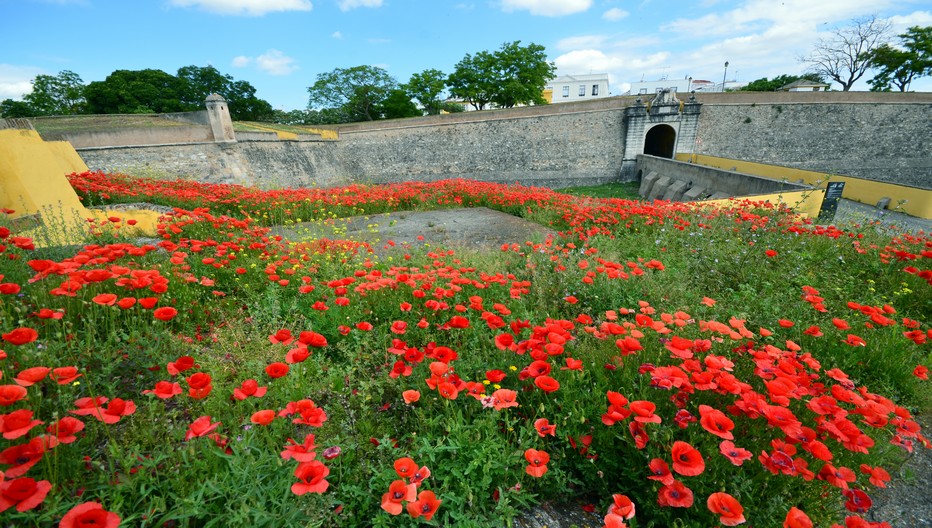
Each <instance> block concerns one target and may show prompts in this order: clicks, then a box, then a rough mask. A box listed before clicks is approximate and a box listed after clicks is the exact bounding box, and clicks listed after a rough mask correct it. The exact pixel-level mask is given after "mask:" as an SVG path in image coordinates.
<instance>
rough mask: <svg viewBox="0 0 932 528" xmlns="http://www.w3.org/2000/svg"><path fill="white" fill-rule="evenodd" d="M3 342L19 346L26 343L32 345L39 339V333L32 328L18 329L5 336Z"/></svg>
mask: <svg viewBox="0 0 932 528" xmlns="http://www.w3.org/2000/svg"><path fill="white" fill-rule="evenodd" d="M2 337H3V340H4V341H6V342H7V343H9V344H11V345H14V346H19V345H25V344H26V343H32V342H33V341H35V340H36V339H38V338H39V332H36V331H35V330H33V329H32V328H17V329H15V330H12V331H10V332H8V333H6V334H3V336H2Z"/></svg>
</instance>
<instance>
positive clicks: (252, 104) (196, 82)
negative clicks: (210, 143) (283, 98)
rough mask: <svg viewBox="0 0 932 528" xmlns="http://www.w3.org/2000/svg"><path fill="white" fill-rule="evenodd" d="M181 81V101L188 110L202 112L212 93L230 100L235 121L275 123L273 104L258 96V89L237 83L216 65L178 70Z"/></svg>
mask: <svg viewBox="0 0 932 528" xmlns="http://www.w3.org/2000/svg"><path fill="white" fill-rule="evenodd" d="M177 77H178V78H179V79H181V80H182V82H183V87H182V92H181V102H182V104H183V105H184V106H185V108H186V109H187V110H188V111H196V110H203V108H204V100H205V99H207V96H209V95H210V94H214V93H215V94H219V95H221V96H223V98H224V99H226V101H227V107H228V108H229V109H230V118H231V119H233V120H234V121H272V119H273V114H272V105H271V104H269V103H268V102H267V101H264V100H262V99H259V98H258V97H256V89H255V88H253V86H252V85H251V84H249V83H248V82H246V81H236V80H234V79H233V77H232V76H230V75H224V74H222V73H220V72H219V71H218V70H217V69H216V68H214V67H213V66H206V67H198V66H193V65H192V66H184V67H182V68H179V69H178V74H177Z"/></svg>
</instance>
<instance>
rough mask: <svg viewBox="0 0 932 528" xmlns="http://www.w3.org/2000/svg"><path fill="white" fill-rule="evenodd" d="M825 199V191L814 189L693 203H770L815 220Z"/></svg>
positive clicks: (725, 204) (717, 204)
mask: <svg viewBox="0 0 932 528" xmlns="http://www.w3.org/2000/svg"><path fill="white" fill-rule="evenodd" d="M824 197H825V190H824V189H812V190H806V191H787V192H782V193H775V194H755V195H751V196H735V197H733V198H724V199H721V200H703V201H700V202H692V203H694V204H696V205H706V204H708V205H712V206H715V207H729V206H734V205H737V204H739V203H742V202H770V203H772V204H774V205H781V204H782V205H785V206H787V207H789V208H790V209H792V210H793V211H794V212H796V214H799V215H801V216H806V217H809V218H815V217H817V216H819V210H820V209H821V208H822V199H823V198H824Z"/></svg>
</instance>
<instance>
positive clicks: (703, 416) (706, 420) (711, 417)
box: [699, 405, 735, 440]
mask: <svg viewBox="0 0 932 528" xmlns="http://www.w3.org/2000/svg"><path fill="white" fill-rule="evenodd" d="M699 415H700V418H699V425H701V426H702V428H703V429H705V430H706V431H708V432H710V433H712V434H714V435H715V436H717V437H719V438H724V439H725V440H733V439H734V435H733V434H732V433H731V430H732V429H734V428H735V422H733V421H731V418H729V417H727V416H725V413H723V412H722V411H719V410H718V409H713V408H712V407H710V406H708V405H700V406H699Z"/></svg>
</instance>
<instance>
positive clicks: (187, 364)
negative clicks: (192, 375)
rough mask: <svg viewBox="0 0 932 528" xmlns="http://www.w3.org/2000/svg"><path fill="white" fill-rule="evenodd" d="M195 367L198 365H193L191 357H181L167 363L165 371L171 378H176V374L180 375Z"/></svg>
mask: <svg viewBox="0 0 932 528" xmlns="http://www.w3.org/2000/svg"><path fill="white" fill-rule="evenodd" d="M195 367H198V365H195V364H194V358H193V357H191V356H181V357H179V358H178V359H176V360H175V361H172V362H169V363H168V366H167V367H166V370H168V373H169V374H171V375H172V376H177V375H178V374H181V373H182V372H184V371H186V370H189V369H192V368H195Z"/></svg>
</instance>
